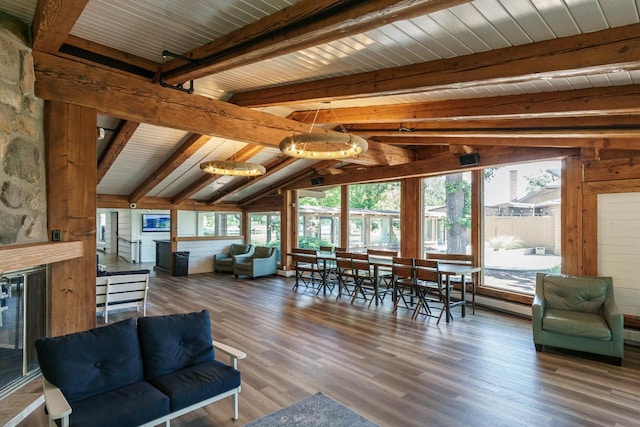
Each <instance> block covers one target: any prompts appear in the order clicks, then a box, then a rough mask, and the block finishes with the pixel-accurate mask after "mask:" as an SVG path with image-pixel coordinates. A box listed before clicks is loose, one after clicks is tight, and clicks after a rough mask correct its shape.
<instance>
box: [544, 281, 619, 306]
mask: <svg viewBox="0 0 640 427" xmlns="http://www.w3.org/2000/svg"><path fill="white" fill-rule="evenodd" d="M607 286H608V285H607V282H605V281H604V280H602V279H599V278H596V277H575V276H568V275H547V276H545V278H544V299H545V300H546V302H547V307H549V308H557V309H560V310H571V311H581V312H584V313H599V312H600V310H601V308H602V305H603V304H604V301H605V299H606V296H607Z"/></svg>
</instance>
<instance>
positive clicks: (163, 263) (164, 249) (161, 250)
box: [154, 240, 171, 272]
mask: <svg viewBox="0 0 640 427" xmlns="http://www.w3.org/2000/svg"><path fill="white" fill-rule="evenodd" d="M154 242H156V268H157V269H160V270H164V271H166V272H169V271H170V270H171V242H170V241H169V240H154Z"/></svg>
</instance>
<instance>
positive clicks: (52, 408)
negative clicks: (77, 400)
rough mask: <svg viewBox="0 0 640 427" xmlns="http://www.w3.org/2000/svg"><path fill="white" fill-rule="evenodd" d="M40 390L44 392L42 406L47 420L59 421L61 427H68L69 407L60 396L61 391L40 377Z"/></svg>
mask: <svg viewBox="0 0 640 427" xmlns="http://www.w3.org/2000/svg"><path fill="white" fill-rule="evenodd" d="M42 388H43V390H44V404H45V406H46V407H47V411H48V412H49V419H51V420H61V425H62V427H66V426H68V425H69V415H70V414H71V406H69V402H67V399H66V398H65V397H64V395H63V394H62V391H61V390H60V389H59V388H58V387H56V386H55V385H53V384H51V383H50V382H49V381H47V380H46V378H44V377H42Z"/></svg>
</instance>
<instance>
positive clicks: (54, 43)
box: [32, 0, 89, 54]
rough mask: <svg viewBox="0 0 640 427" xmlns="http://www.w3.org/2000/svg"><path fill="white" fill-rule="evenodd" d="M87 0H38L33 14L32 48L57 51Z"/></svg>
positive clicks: (51, 51)
mask: <svg viewBox="0 0 640 427" xmlns="http://www.w3.org/2000/svg"><path fill="white" fill-rule="evenodd" d="M88 3H89V0H74V1H68V0H38V3H37V6H36V11H35V13H34V15H33V23H32V37H33V49H34V50H39V51H41V52H47V53H53V54H55V53H57V52H58V49H60V46H62V44H63V43H64V42H65V40H66V39H67V36H68V35H69V33H70V32H71V29H72V28H73V26H74V25H75V23H76V21H77V20H78V18H79V17H80V15H81V14H82V11H83V10H84V8H85V7H86V6H87V4H88Z"/></svg>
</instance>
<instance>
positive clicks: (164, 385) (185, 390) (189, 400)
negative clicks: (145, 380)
mask: <svg viewBox="0 0 640 427" xmlns="http://www.w3.org/2000/svg"><path fill="white" fill-rule="evenodd" d="M149 382H150V383H151V384H152V385H153V386H154V387H157V388H158V389H159V390H160V391H162V392H163V393H164V394H166V395H167V396H169V398H170V399H171V411H172V412H173V411H177V410H180V409H182V408H186V407H187V406H190V405H193V404H194V403H197V402H201V401H203V400H206V399H209V398H211V397H213V396H216V395H218V394H220V393H224V392H226V391H229V390H232V389H234V388H236V387H239V386H240V372H239V371H237V370H235V369H233V368H232V367H231V366H228V365H225V364H224V363H221V362H218V361H217V360H211V361H208V362H204V363H201V364H199V365H194V366H190V367H188V368H184V369H180V370H178V371H176V372H173V373H171V374H168V375H163V376H161V377H158V378H155V379H153V380H150V381H149Z"/></svg>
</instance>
